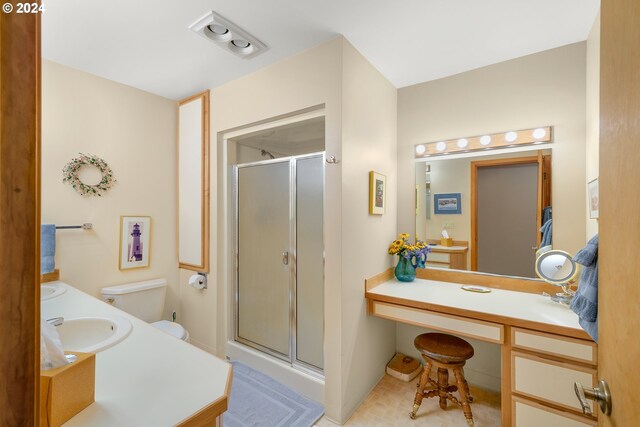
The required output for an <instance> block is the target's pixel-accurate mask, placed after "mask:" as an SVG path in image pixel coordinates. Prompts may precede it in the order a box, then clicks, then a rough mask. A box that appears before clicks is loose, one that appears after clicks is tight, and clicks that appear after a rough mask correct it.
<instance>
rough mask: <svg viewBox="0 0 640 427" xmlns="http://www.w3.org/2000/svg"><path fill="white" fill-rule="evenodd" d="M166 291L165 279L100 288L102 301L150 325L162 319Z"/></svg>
mask: <svg viewBox="0 0 640 427" xmlns="http://www.w3.org/2000/svg"><path fill="white" fill-rule="evenodd" d="M166 290H167V281H166V279H153V280H146V281H144V282H135V283H125V284H124V285H117V286H109V287H107V288H102V300H103V301H106V302H108V303H110V304H112V305H113V306H114V307H117V308H119V309H120V310H123V311H126V312H127V313H129V314H131V315H133V316H135V317H137V318H138V319H142V320H144V321H145V322H147V323H152V322H155V321H158V320H160V319H162V311H163V309H164V296H165V293H166Z"/></svg>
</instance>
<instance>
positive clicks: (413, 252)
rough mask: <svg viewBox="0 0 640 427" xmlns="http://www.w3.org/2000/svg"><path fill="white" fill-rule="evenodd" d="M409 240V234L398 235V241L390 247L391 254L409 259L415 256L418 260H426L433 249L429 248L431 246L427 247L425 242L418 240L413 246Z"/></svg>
mask: <svg viewBox="0 0 640 427" xmlns="http://www.w3.org/2000/svg"><path fill="white" fill-rule="evenodd" d="M408 239H409V234H407V233H402V234H400V235H398V239H396V240H394V241H393V242H392V243H391V245H390V246H389V254H390V255H398V256H400V257H404V258H407V259H409V258H412V257H414V256H415V257H418V258H426V257H427V254H428V253H429V252H431V248H429V246H427V244H426V243H424V242H423V241H421V240H416V242H415V243H414V244H413V245H412V244H411V243H409V241H408Z"/></svg>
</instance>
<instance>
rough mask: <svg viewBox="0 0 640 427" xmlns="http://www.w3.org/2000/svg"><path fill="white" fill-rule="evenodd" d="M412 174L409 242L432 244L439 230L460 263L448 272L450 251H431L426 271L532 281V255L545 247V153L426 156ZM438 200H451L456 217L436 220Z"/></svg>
mask: <svg viewBox="0 0 640 427" xmlns="http://www.w3.org/2000/svg"><path fill="white" fill-rule="evenodd" d="M415 170H416V175H415V180H416V181H415V185H416V186H417V187H418V189H419V190H418V192H417V193H418V194H417V197H416V217H415V218H416V220H415V226H416V236H417V237H418V238H420V239H422V240H424V241H426V242H427V243H429V244H439V243H440V241H441V240H440V238H441V236H442V232H443V230H446V231H447V233H448V235H449V236H451V237H452V238H453V242H454V243H453V245H454V246H453V247H455V248H457V249H458V250H459V251H465V253H464V256H465V257H466V260H465V262H464V263H458V266H457V267H454V266H452V265H451V259H452V255H453V254H452V253H450V252H451V250H448V251H447V250H446V249H443V252H442V253H439V252H438V251H437V250H434V251H433V253H432V254H430V256H429V260H428V261H429V262H428V263H427V266H428V267H435V268H459V269H466V270H468V271H474V272H483V273H491V274H499V275H507V276H517V277H525V278H536V272H535V261H536V251H537V250H538V249H539V248H541V247H543V246H549V247H551V245H552V243H553V229H552V203H551V185H552V182H551V177H552V175H551V149H544V150H527V151H520V152H511V153H502V154H494V153H492V154H491V155H484V153H478V154H477V155H474V156H458V157H457V158H448V159H442V158H437V159H435V158H434V159H428V160H427V161H425V162H417V163H416V165H415ZM440 194H445V195H447V194H448V195H450V194H459V199H458V200H459V201H458V205H457V210H456V211H457V212H456V213H457V214H455V215H438V213H440V212H437V211H436V202H437V201H436V200H435V196H437V195H440ZM457 256H458V257H459V256H460V253H458V254H457ZM460 265H463V266H464V267H460Z"/></svg>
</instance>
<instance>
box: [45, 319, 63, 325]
mask: <svg viewBox="0 0 640 427" xmlns="http://www.w3.org/2000/svg"><path fill="white" fill-rule="evenodd" d="M47 323H48V324H50V325H53V326H60V325H62V324H63V323H64V317H52V318H51V319H47Z"/></svg>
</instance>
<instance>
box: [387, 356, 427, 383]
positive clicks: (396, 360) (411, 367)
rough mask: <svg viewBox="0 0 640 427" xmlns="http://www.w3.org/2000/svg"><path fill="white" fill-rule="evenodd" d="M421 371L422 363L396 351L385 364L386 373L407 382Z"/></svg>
mask: <svg viewBox="0 0 640 427" xmlns="http://www.w3.org/2000/svg"><path fill="white" fill-rule="evenodd" d="M420 372H422V365H421V364H420V362H418V361H417V360H416V359H414V358H413V357H410V356H405V355H404V354H402V353H396V355H395V356H393V359H391V361H390V362H389V363H388V364H387V374H389V375H391V376H392V377H394V378H397V379H399V380H402V381H405V382H409V381H411V380H412V379H414V378H415V377H417V376H418V374H419V373H420Z"/></svg>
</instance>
